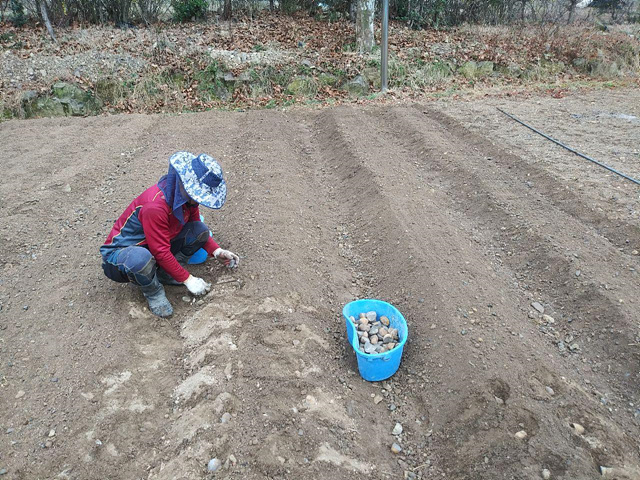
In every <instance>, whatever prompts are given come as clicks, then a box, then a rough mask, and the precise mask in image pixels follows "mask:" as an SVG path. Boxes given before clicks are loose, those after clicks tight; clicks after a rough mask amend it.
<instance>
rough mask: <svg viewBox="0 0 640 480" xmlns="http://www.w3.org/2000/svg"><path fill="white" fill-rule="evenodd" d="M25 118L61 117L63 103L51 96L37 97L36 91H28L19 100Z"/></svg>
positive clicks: (63, 110)
mask: <svg viewBox="0 0 640 480" xmlns="http://www.w3.org/2000/svg"><path fill="white" fill-rule="evenodd" d="M20 104H21V106H22V111H23V112H24V116H25V118H37V117H63V116H65V108H64V105H63V104H62V103H60V102H58V101H56V100H54V99H53V98H51V97H48V96H45V97H39V96H38V94H37V92H33V91H28V92H25V93H24V95H23V96H22V100H21V102H20Z"/></svg>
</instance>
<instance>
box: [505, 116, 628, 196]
mask: <svg viewBox="0 0 640 480" xmlns="http://www.w3.org/2000/svg"><path fill="white" fill-rule="evenodd" d="M496 108H497V109H498V111H500V112H502V113H504V114H505V115H506V116H507V117H509V118H510V119H512V120H515V121H516V122H518V123H519V124H521V125H524V126H525V127H527V128H528V129H530V130H533V131H534V132H536V133H537V134H538V135H542V136H543V137H544V138H546V139H547V140H551V141H552V142H553V143H555V144H557V145H560V146H561V147H563V148H566V149H567V150H569V151H570V152H572V153H575V154H576V155H578V156H579V157H582V158H584V159H586V160H589V161H590V162H593V163H595V164H596V165H598V166H600V167H602V168H606V169H607V170H609V171H610V172H613V173H615V174H616V175H620V176H621V177H622V178H626V179H627V180H629V181H631V182H633V183H635V184H636V185H640V180H636V179H635V178H633V177H630V176H628V175H625V174H624V173H622V172H619V171H618V170H616V169H615V168H611V167H610V166H609V165H605V164H604V163H601V162H599V161H597V160H594V159H593V158H591V157H588V156H587V155H584V154H582V153H580V152H578V151H576V150H574V149H573V148H571V147H568V146H567V145H565V144H564V143H561V142H559V141H558V140H556V139H555V138H552V137H550V136H549V135H547V134H545V133H542V132H541V131H539V130H536V129H535V128H533V127H532V126H530V125H527V124H526V123H524V122H523V121H522V120H519V119H517V118H516V117H514V116H513V115H510V114H508V113H507V112H505V111H504V110H502V109H501V108H498V107H496Z"/></svg>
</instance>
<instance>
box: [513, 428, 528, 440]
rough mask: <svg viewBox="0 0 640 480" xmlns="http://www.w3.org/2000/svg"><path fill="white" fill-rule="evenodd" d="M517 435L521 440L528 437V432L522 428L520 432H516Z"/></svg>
mask: <svg viewBox="0 0 640 480" xmlns="http://www.w3.org/2000/svg"><path fill="white" fill-rule="evenodd" d="M515 437H516V438H518V439H520V440H522V439H524V438H527V432H525V431H524V430H520V431H519V432H516V435H515Z"/></svg>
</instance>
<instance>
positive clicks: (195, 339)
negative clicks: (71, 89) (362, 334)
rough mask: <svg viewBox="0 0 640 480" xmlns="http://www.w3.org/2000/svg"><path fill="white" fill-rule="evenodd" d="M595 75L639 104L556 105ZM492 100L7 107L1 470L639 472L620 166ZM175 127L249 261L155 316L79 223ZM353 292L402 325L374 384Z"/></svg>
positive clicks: (216, 220) (117, 191) (630, 257)
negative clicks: (519, 131)
mask: <svg viewBox="0 0 640 480" xmlns="http://www.w3.org/2000/svg"><path fill="white" fill-rule="evenodd" d="M634 95H635V97H637V92H628V94H627V100H626V101H628V97H633V96H634ZM635 97H633V98H635ZM541 101H542V102H551V103H552V102H553V101H551V100H546V101H545V100H541ZM592 101H593V102H602V103H603V104H607V105H609V106H610V108H613V105H614V104H617V105H618V107H619V108H620V109H621V111H622V110H624V111H623V113H625V114H630V115H637V114H638V113H639V112H637V111H633V110H632V109H631V110H630V109H628V108H626V109H625V108H624V105H625V101H623V99H622V98H621V97H620V98H618V97H616V96H615V95H612V96H610V97H608V98H606V99H603V98H596V97H595V96H594V97H591V98H586V99H578V98H574V99H571V100H570V101H569V103H567V105H571V106H572V108H573V110H574V111H575V112H582V113H585V112H587V111H588V110H589V108H591V105H592V104H591V103H590V102H592ZM551 103H546V104H545V103H543V105H542V106H541V107H539V108H540V110H539V112H538V113H539V118H540V119H541V120H542V119H543V117H544V115H545V111H546V110H544V109H543V107H548V109H549V110H553V108H554V105H552V104H551ZM635 104H636V105H637V104H640V103H638V102H636V103H635ZM538 105H540V104H538ZM445 106H446V108H447V110H448V112H449V113H451V114H452V115H454V116H455V117H457V119H454V118H453V116H451V115H448V114H445V113H444V112H443V111H442V110H441V109H442V108H444V107H445ZM506 107H509V108H514V109H516V108H523V107H522V106H518V105H517V103H516V102H513V103H512V104H509V105H506ZM490 111H491V112H493V110H492V109H491V105H490V102H488V103H487V102H478V103H467V104H463V103H447V104H442V105H441V104H434V105H431V106H429V107H425V106H420V105H418V106H393V107H386V108H371V107H368V108H364V109H362V108H360V109H357V108H338V109H331V110H329V109H325V110H316V111H308V110H302V109H300V110H292V111H288V112H282V111H254V112H247V113H229V112H227V113H224V112H218V113H214V112H208V113H202V114H197V115H184V116H178V117H175V116H172V117H164V116H156V117H151V116H138V115H132V116H113V117H104V118H88V119H74V118H68V119H63V120H53V119H46V120H38V121H29V122H16V121H11V122H8V123H6V124H3V128H2V131H1V132H0V145H2V147H0V151H1V152H2V156H3V158H4V159H5V162H4V167H5V179H8V180H7V181H4V182H3V183H2V185H1V186H0V194H1V195H2V198H3V199H4V201H3V205H2V208H3V215H2V217H1V222H2V223H1V224H0V225H1V226H2V231H3V232H4V233H3V235H2V236H1V237H0V242H1V246H2V248H1V249H0V252H1V253H0V265H1V268H2V282H1V283H0V302H1V303H0V305H1V307H2V309H1V310H0V319H1V324H0V328H2V330H0V338H1V339H2V341H1V342H0V352H2V359H3V361H2V366H1V367H0V373H1V375H0V378H2V379H3V380H2V386H3V389H4V395H2V397H1V399H0V407H1V408H0V419H1V423H2V426H3V428H5V430H6V432H7V433H6V435H5V437H4V440H3V442H2V444H0V468H6V470H7V477H8V478H36V477H39V478H78V479H82V478H97V477H100V478H118V477H121V476H122V472H127V474H126V475H127V477H128V478H151V479H174V478H184V479H187V478H189V479H191V478H209V477H211V476H213V474H209V473H207V463H208V462H209V460H210V459H212V458H214V457H215V458H218V459H219V460H220V462H221V464H222V466H221V469H222V471H221V473H220V474H219V476H220V477H224V478H243V479H252V478H314V479H315V478H326V479H329V478H330V479H347V478H348V479H353V478H363V479H364V478H415V477H417V478H450V479H467V478H474V479H495V478H518V479H527V478H530V479H536V478H541V477H542V471H543V469H547V470H549V471H550V473H551V478H565V479H587V478H598V477H599V476H600V467H601V466H604V467H609V468H614V469H617V470H615V471H614V474H613V475H614V476H616V478H638V477H637V475H638V466H639V465H640V459H639V458H638V451H637V448H636V445H635V443H636V442H635V439H636V438H637V436H638V433H639V432H638V423H637V414H638V410H637V407H636V405H637V404H638V401H639V399H638V398H637V395H638V394H637V388H636V386H637V381H638V377H637V375H638V367H639V365H638V361H639V357H638V350H637V344H638V338H637V328H638V325H637V318H636V317H637V315H636V314H635V312H636V311H637V309H638V306H639V305H638V303H639V300H638V298H637V295H635V292H636V291H637V289H638V277H637V268H638V256H637V249H638V247H639V245H638V244H637V241H638V240H637V239H638V238H639V237H638V228H637V225H636V223H635V220H634V218H633V213H632V212H630V211H629V213H628V214H627V215H623V214H621V213H620V212H618V211H617V210H616V208H618V206H619V204H620V203H622V202H628V203H625V205H632V201H633V199H634V198H636V197H637V191H636V190H634V188H635V187H633V186H631V185H630V184H626V183H623V180H618V179H616V178H612V177H606V176H603V175H602V174H601V172H599V171H597V170H589V171H588V172H586V173H585V175H584V176H583V177H582V181H583V182H585V185H587V186H588V188H586V187H585V188H572V185H571V183H570V182H569V181H568V180H567V178H566V177H567V175H568V176H569V177H572V176H573V177H576V176H579V175H582V172H581V171H579V170H578V169H574V170H573V171H571V172H570V171H569V170H568V166H569V164H570V162H571V161H572V160H569V159H568V157H565V156H563V155H568V154H564V153H558V154H557V155H558V156H559V158H563V159H564V162H565V163H564V164H562V165H560V166H559V165H558V164H556V163H555V162H552V161H551V160H553V158H552V157H550V156H547V157H544V156H543V155H542V154H543V153H544V154H545V155H546V152H545V150H544V149H545V148H546V146H543V144H534V143H530V144H526V145H525V144H523V143H522V142H520V143H519V147H518V148H520V149H521V150H517V149H516V147H515V146H513V145H511V144H510V143H509V142H510V141H514V142H515V139H514V138H512V139H507V137H509V135H513V132H514V131H515V130H508V129H507V128H506V127H504V126H499V125H501V124H499V122H498V121H497V119H496V117H494V116H493V113H490ZM473 115H475V116H482V118H483V122H480V123H479V122H477V121H473V122H469V121H468V119H469V116H473ZM607 118H611V119H613V117H607ZM611 121H613V120H611ZM494 122H495V123H494ZM468 123H473V125H474V126H473V128H469V127H468ZM483 125H484V127H485V128H484V129H483V128H482V127H483ZM489 126H490V127H492V130H490V131H489V130H487V127H489ZM584 128H585V130H584V131H583V133H584V135H585V138H586V134H587V133H588V124H585V125H584ZM591 128H592V130H591V133H593V132H594V131H596V130H598V125H593V126H592V127H591ZM626 128H627V127H624V126H619V127H618V130H617V131H618V135H619V136H620V138H621V141H620V142H619V148H621V149H623V150H624V153H625V155H628V154H629V152H628V150H629V149H631V150H632V149H633V138H634V137H633V136H632V135H630V136H629V139H628V143H625V141H623V140H622V139H624V138H625V136H624V134H625V133H628V131H627V130H626ZM474 130H475V131H474ZM630 132H632V130H630ZM611 134H612V135H613V133H611ZM86 139H93V142H92V143H91V144H88V143H87V141H86ZM520 140H522V139H520ZM593 142H595V143H594V145H595V144H596V143H597V140H593ZM177 146H179V148H185V149H190V150H193V151H195V152H198V153H199V152H201V151H205V152H208V153H210V154H212V155H213V156H215V157H217V158H218V159H219V160H220V162H221V164H222V165H223V167H224V169H225V174H226V178H227V180H228V184H229V192H228V193H229V195H228V201H227V204H226V205H225V207H224V208H223V209H222V210H220V211H218V212H208V213H206V220H207V221H208V223H209V224H210V225H211V227H212V229H213V231H214V235H215V236H216V239H217V241H218V242H219V243H221V244H222V245H224V246H226V247H228V248H230V249H232V250H234V251H237V252H238V253H239V254H240V255H241V257H242V266H241V269H240V270H238V271H235V272H229V271H226V270H224V269H222V268H220V267H218V266H216V265H214V264H213V263H206V264H204V265H198V266H194V267H193V268H192V270H193V273H194V274H196V275H200V276H203V277H205V278H208V279H209V280H212V281H213V283H214V288H213V290H212V292H211V293H209V294H208V295H207V296H206V297H205V298H204V299H202V301H201V302H200V301H190V302H185V301H183V299H182V298H183V297H184V296H185V295H186V291H185V290H184V288H181V287H168V289H167V290H168V295H169V298H170V299H171V301H172V303H173V304H174V307H175V311H176V313H175V315H174V316H173V317H172V318H171V319H170V320H169V321H162V320H158V319H156V318H153V317H152V316H151V315H150V314H149V312H148V311H147V310H146V309H145V308H144V301H143V299H142V296H141V295H140V294H139V292H137V291H136V290H135V289H134V288H132V287H130V286H128V285H117V284H115V283H112V282H109V281H108V280H107V279H106V278H105V277H104V276H103V275H102V273H101V271H100V267H99V258H98V247H99V245H100V244H101V243H102V241H103V240H104V237H105V236H106V233H107V232H108V230H109V228H110V227H111V224H112V223H113V221H114V219H115V218H117V216H118V215H119V214H120V213H121V210H122V209H123V208H124V206H125V205H126V204H127V203H128V201H129V200H130V198H131V197H132V196H133V195H135V194H137V193H138V192H139V191H141V190H142V189H144V188H145V187H146V186H148V185H149V184H150V183H152V182H153V181H155V180H156V179H157V178H158V177H159V176H160V175H162V174H163V173H164V171H165V169H166V162H167V158H168V156H169V155H170V154H171V153H172V152H173V151H174V150H175V149H176V148H178V147H177ZM594 148H595V147H594ZM590 153H591V154H593V155H594V156H596V157H597V153H598V152H597V151H593V150H592V151H591V152H590ZM602 153H603V154H604V153H606V152H604V151H602ZM629 173H633V172H629ZM613 191H615V192H617V194H618V196H619V199H618V200H616V201H613V200H611V199H609V201H607V198H608V197H607V192H613ZM608 206H609V207H611V208H610V209H607V207H608ZM612 212H614V213H612ZM634 251H636V253H634ZM577 271H580V274H577ZM363 297H376V298H380V299H383V300H387V301H390V302H391V303H393V304H394V305H396V306H397V307H398V308H399V309H400V310H401V311H402V312H403V314H404V315H405V317H406V318H407V320H408V323H409V327H410V331H411V334H410V335H411V336H410V338H409V342H408V343H407V346H406V347H405V353H404V358H403V363H402V365H401V367H400V370H399V371H398V373H397V374H396V375H395V376H394V377H392V378H391V379H390V380H388V381H385V382H380V383H367V382H364V381H363V380H362V379H361V378H360V377H359V375H358V373H357V365H356V363H355V358H354V355H353V353H352V352H351V351H350V347H349V346H348V345H346V340H345V331H344V320H343V319H342V317H341V314H340V311H341V308H342V305H343V304H344V303H345V302H347V301H349V300H351V299H354V298H363ZM534 303H535V307H534V306H532V304H534ZM540 310H544V312H541V311H540ZM561 345H562V347H563V348H561ZM396 423H400V424H401V425H402V433H400V434H399V435H395V436H394V435H393V434H392V430H393V429H394V426H395V425H396ZM573 424H579V426H580V427H582V428H578V427H576V426H575V425H573ZM572 425H573V426H572ZM518 432H526V436H525V435H524V434H520V436H521V437H523V438H518V437H516V433H518ZM394 442H395V443H398V444H399V445H400V446H401V448H402V452H400V453H399V454H394V453H392V452H391V445H392V444H393V443H394Z"/></svg>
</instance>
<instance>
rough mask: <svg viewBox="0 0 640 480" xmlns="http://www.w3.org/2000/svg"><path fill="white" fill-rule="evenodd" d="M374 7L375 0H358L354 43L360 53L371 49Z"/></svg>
mask: <svg viewBox="0 0 640 480" xmlns="http://www.w3.org/2000/svg"><path fill="white" fill-rule="evenodd" d="M375 8H376V2H375V0H358V11H357V16H356V43H357V45H358V51H359V52H360V53H370V52H371V50H373V41H374V36H373V18H374V15H375Z"/></svg>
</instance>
